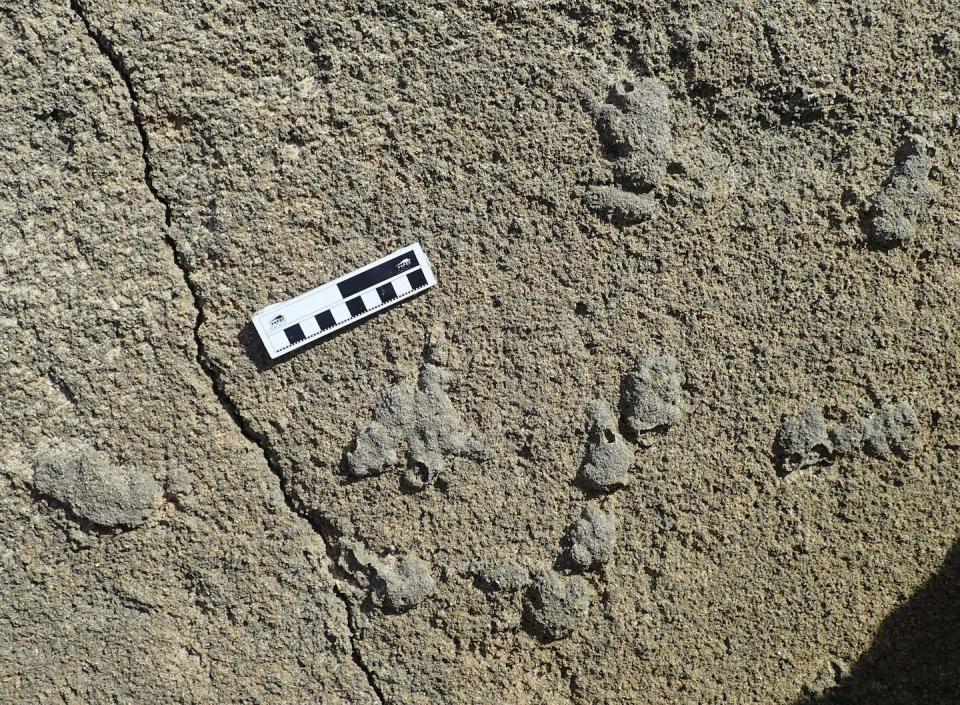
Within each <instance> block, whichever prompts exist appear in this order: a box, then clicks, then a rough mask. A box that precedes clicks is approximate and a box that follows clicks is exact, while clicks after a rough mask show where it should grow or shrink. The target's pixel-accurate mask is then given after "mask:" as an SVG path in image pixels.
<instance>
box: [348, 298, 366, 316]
mask: <svg viewBox="0 0 960 705" xmlns="http://www.w3.org/2000/svg"><path fill="white" fill-rule="evenodd" d="M347 310H348V311H350V315H351V316H359V315H360V314H361V313H363V312H364V311H366V310H367V307H366V306H364V305H363V299H362V298H360V297H359V296H358V297H357V298H355V299H350V300H349V301H347Z"/></svg>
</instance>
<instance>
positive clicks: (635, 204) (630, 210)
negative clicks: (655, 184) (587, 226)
mask: <svg viewBox="0 0 960 705" xmlns="http://www.w3.org/2000/svg"><path fill="white" fill-rule="evenodd" d="M583 203H584V205H586V207H587V208H589V209H590V210H592V211H593V212H595V213H597V214H598V215H600V216H602V217H604V218H606V219H607V220H609V221H610V222H612V223H616V224H618V225H635V224H637V223H640V222H642V221H644V220H646V219H647V218H650V217H651V216H652V215H653V213H654V211H655V210H656V207H657V201H656V199H655V198H654V197H653V195H652V194H649V193H633V192H631V191H624V190H623V189H622V188H620V187H619V186H591V187H589V188H588V189H587V191H586V193H584V195H583Z"/></svg>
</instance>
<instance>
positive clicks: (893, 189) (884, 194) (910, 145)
mask: <svg viewBox="0 0 960 705" xmlns="http://www.w3.org/2000/svg"><path fill="white" fill-rule="evenodd" d="M931 152H932V150H931V149H930V147H929V146H928V145H927V144H926V143H925V141H924V140H921V139H919V138H915V137H914V138H910V139H908V140H907V141H906V142H905V143H904V144H903V146H902V147H901V148H900V150H899V151H898V153H897V164H896V166H895V167H894V168H893V170H892V171H891V172H890V175H889V176H888V177H887V178H886V180H885V181H884V182H883V185H882V186H881V187H880V190H879V191H878V192H877V193H876V195H875V196H874V197H873V204H872V206H871V209H870V212H869V213H868V215H867V221H868V227H869V233H870V242H871V243H872V244H873V245H874V246H876V247H879V248H884V249H889V248H891V247H899V246H902V245H907V244H909V243H911V242H912V241H913V240H914V238H915V237H916V232H917V221H918V219H919V218H920V215H921V213H922V212H923V210H924V209H925V208H926V207H927V206H928V205H929V204H930V202H931V201H932V200H933V199H934V198H936V195H937V189H936V187H935V186H934V185H933V183H932V182H931V181H930V169H931V168H932V167H933V159H932V158H931V156H930V153H931Z"/></svg>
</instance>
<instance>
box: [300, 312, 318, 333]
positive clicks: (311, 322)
mask: <svg viewBox="0 0 960 705" xmlns="http://www.w3.org/2000/svg"><path fill="white" fill-rule="evenodd" d="M300 330H302V331H303V334H304V335H305V336H307V337H308V338H309V337H310V336H311V335H316V334H317V333H319V332H320V324H319V323H317V319H316V318H315V317H313V316H310V318H304V319H303V320H302V321H300Z"/></svg>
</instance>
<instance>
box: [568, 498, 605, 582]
mask: <svg viewBox="0 0 960 705" xmlns="http://www.w3.org/2000/svg"><path fill="white" fill-rule="evenodd" d="M616 538H617V524H616V521H614V518H613V516H611V515H610V514H607V513H606V512H604V511H603V510H602V509H600V507H597V506H596V505H590V506H588V507H587V508H586V509H585V510H584V511H583V516H581V517H580V518H579V519H577V521H575V522H574V523H573V525H572V526H571V527H570V529H569V530H568V532H567V539H566V540H567V550H566V558H567V560H568V561H569V563H570V565H571V566H572V567H573V568H574V569H575V570H578V571H584V570H592V569H594V568H599V567H600V566H602V565H603V564H604V563H607V562H609V561H610V559H611V558H612V557H613V549H614V545H615V544H616Z"/></svg>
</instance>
